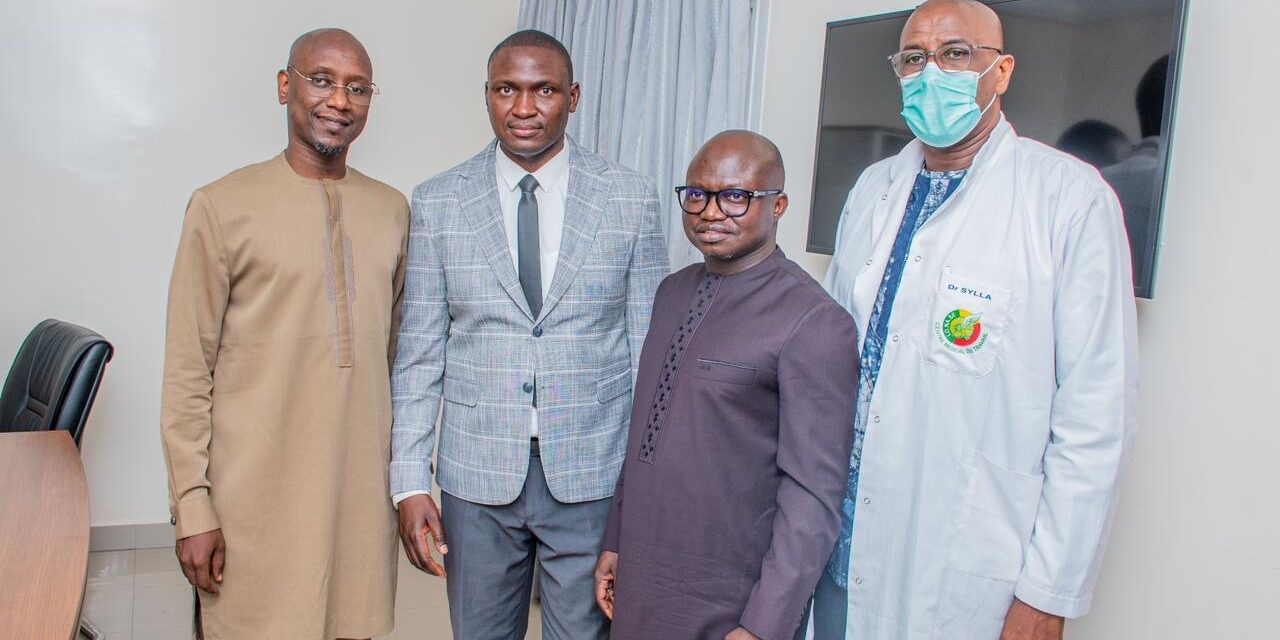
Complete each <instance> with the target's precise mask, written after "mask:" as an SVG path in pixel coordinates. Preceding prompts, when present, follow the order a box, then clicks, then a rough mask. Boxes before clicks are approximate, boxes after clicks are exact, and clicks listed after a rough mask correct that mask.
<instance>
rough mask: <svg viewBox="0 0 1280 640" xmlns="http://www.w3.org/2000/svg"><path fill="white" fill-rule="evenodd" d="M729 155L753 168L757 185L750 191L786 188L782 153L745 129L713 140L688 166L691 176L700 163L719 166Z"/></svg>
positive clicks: (771, 142)
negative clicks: (710, 163)
mask: <svg viewBox="0 0 1280 640" xmlns="http://www.w3.org/2000/svg"><path fill="white" fill-rule="evenodd" d="M726 155H733V156H736V157H738V158H739V159H740V162H741V163H742V164H743V165H744V166H746V167H748V168H750V174H751V178H749V179H750V180H751V181H752V182H753V183H754V184H752V185H750V187H749V188H751V189H782V188H783V185H784V183H785V182H786V177H787V173H786V169H785V168H784V167H783V165H782V153H781V152H780V151H778V146H777V145H775V144H773V141H771V140H769V139H768V138H766V137H764V136H762V135H760V134H758V133H756V132H754V131H746V130H743V129H731V130H729V131H722V132H720V133H717V134H716V135H714V136H712V137H711V139H710V140H708V141H707V142H706V144H704V145H702V148H701V149H699V150H698V153H697V155H695V156H694V157H693V161H692V162H690V163H689V170H690V173H692V172H693V169H694V167H696V166H698V164H699V163H706V162H716V161H718V160H719V159H720V158H722V157H724V156H726ZM744 177H745V176H744ZM741 186H744V187H746V186H747V185H741Z"/></svg>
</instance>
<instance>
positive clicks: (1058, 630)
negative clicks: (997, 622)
mask: <svg viewBox="0 0 1280 640" xmlns="http://www.w3.org/2000/svg"><path fill="white" fill-rule="evenodd" d="M1063 624H1064V622H1063V619H1062V616H1055V615H1052V614H1048V613H1045V612H1043V611H1041V610H1039V609H1036V608H1033V607H1032V606H1031V605H1029V604H1027V603H1025V602H1023V601H1021V600H1019V599H1017V598H1014V599H1013V604H1012V605H1010V607H1009V613H1008V614H1006V615H1005V617H1004V631H1001V632H1000V640H1062V627H1063Z"/></svg>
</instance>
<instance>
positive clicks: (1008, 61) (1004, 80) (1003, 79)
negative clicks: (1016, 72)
mask: <svg viewBox="0 0 1280 640" xmlns="http://www.w3.org/2000/svg"><path fill="white" fill-rule="evenodd" d="M1015 66H1017V63H1016V62H1015V61H1014V59H1013V56H1011V55H1008V54H1005V56H1004V57H1003V58H1001V59H1000V61H999V62H997V63H996V71H998V72H999V74H1000V75H999V76H998V77H997V78H996V95H999V96H1002V95H1004V92H1005V91H1008V90H1009V81H1010V80H1011V79H1013V68H1014V67H1015Z"/></svg>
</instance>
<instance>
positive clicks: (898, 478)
mask: <svg viewBox="0 0 1280 640" xmlns="http://www.w3.org/2000/svg"><path fill="white" fill-rule="evenodd" d="M900 45H901V51H899V52H898V53H897V54H895V55H894V56H892V57H891V62H892V65H893V70H894V72H895V73H896V74H897V75H898V77H899V80H900V83H901V87H902V94H903V111H902V115H903V117H904V119H905V120H906V122H907V125H908V126H909V127H910V128H911V130H912V131H913V132H914V133H915V134H916V136H917V138H918V139H917V140H916V141H913V142H912V143H911V144H909V145H907V147H906V148H905V149H904V150H903V151H902V152H901V153H900V154H898V155H897V156H896V157H894V158H890V159H887V160H884V161H882V162H880V163H878V164H876V165H874V166H872V167H870V168H869V169H867V171H866V172H865V173H863V175H862V177H861V178H859V180H858V182H857V184H856V185H854V187H853V190H852V191H851V192H850V193H849V198H848V200H847V201H846V203H845V206H844V211H843V213H842V214H841V219H840V230H839V232H838V237H837V240H836V250H835V255H834V258H833V260H832V263H831V267H830V271H829V272H828V273H827V278H826V282H825V286H826V287H827V289H828V290H829V291H830V293H831V294H832V296H833V297H834V298H835V299H836V300H837V301H839V302H840V303H841V304H843V305H844V306H845V307H846V308H848V310H849V311H850V313H851V314H852V315H853V317H854V320H855V321H856V322H857V326H858V332H859V335H860V336H861V337H862V341H861V344H860V349H861V356H862V382H861V383H860V386H859V390H858V409H857V418H856V419H855V434H856V435H855V441H854V452H853V454H852V455H851V456H850V471H849V488H848V494H847V495H846V497H845V502H844V505H843V530H842V534H841V537H840V541H839V542H838V543H837V546H836V549H835V552H834V553H833V556H832V558H831V561H830V563H829V564H828V567H827V571H826V572H825V573H824V576H823V578H822V581H821V582H820V583H819V585H818V588H817V592H816V593H815V596H814V604H813V609H812V623H811V625H812V630H813V634H812V636H811V637H814V638H817V639H819V640H830V639H841V638H848V639H849V640H896V639H902V640H908V639H910V640H925V639H929V640H969V639H973V640H997V639H999V640H1050V639H1053V640H1057V639H1059V638H1061V637H1062V628H1063V620H1064V618H1072V617H1076V616H1080V615H1083V614H1084V613H1085V612H1086V611H1087V610H1088V609H1089V603H1090V599H1091V597H1092V594H1093V588H1094V584H1095V582H1096V580H1097V575H1098V567H1099V564H1100V563H1101V560H1102V550H1103V547H1104V546H1105V544H1106V539H1107V535H1108V531H1109V529H1110V524H1111V518H1112V514H1113V513H1114V508H1115V502H1116V483H1117V478H1118V476H1119V474H1120V467H1121V462H1122V460H1123V458H1124V453H1125V452H1126V451H1127V449H1128V445H1129V442H1130V439H1131V436H1132V434H1133V432H1134V430H1135V428H1136V426H1137V413H1136V399H1137V375H1138V362H1137V336H1136V322H1135V309H1134V300H1133V290H1132V276H1131V273H1130V262H1129V247H1128V244H1127V242H1126V240H1125V231H1124V226H1123V219H1122V216H1121V212H1120V206H1119V204H1118V202H1117V200H1116V197H1115V195H1114V194H1113V193H1112V191H1111V190H1110V189H1109V188H1108V187H1107V185H1106V183H1105V182H1103V180H1102V179H1101V177H1099V175H1098V173H1097V171H1096V170H1094V169H1093V168H1091V167H1089V166H1088V165H1085V164H1084V163H1082V162H1079V161H1077V160H1075V159H1074V158H1071V157H1070V156H1067V155H1065V154H1063V153H1060V152H1057V151H1055V150H1053V149H1051V148H1049V147H1047V146H1044V145H1041V144H1039V143H1037V142H1033V141H1031V140H1027V139H1024V138H1020V137H1018V136H1017V134H1016V133H1015V132H1014V130H1013V128H1012V127H1011V126H1010V125H1009V123H1008V122H1006V121H1005V119H1004V117H1003V116H1002V115H1001V110H1000V96H1001V95H1002V94H1004V92H1005V90H1006V89H1007V88H1008V86H1009V81H1010V78H1011V76H1012V73H1013V68H1014V60H1013V57H1012V56H1010V55H1008V54H1006V53H1004V51H1003V47H1004V44H1003V31H1002V27H1001V25H1000V21H999V19H998V18H997V17H996V15H995V14H994V13H993V12H992V11H991V9H989V8H988V7H986V6H985V5H983V4H980V3H978V2H973V1H971V0H931V1H930V2H926V3H925V4H923V5H921V6H920V7H919V8H918V9H917V10H916V11H915V13H913V14H912V16H911V18H910V19H909V20H908V22H907V25H906V27H905V28H904V30H903V33H902V39H901V43H900ZM1066 55H1069V53H1068V54H1066Z"/></svg>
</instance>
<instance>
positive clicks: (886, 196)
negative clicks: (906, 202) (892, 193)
mask: <svg viewBox="0 0 1280 640" xmlns="http://www.w3.org/2000/svg"><path fill="white" fill-rule="evenodd" d="M880 199H881V200H888V199H889V194H887V193H882V194H880Z"/></svg>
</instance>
